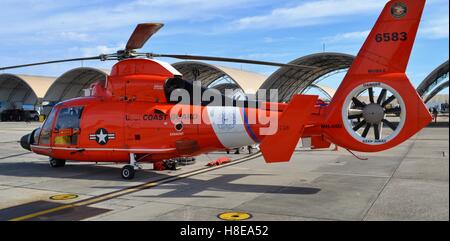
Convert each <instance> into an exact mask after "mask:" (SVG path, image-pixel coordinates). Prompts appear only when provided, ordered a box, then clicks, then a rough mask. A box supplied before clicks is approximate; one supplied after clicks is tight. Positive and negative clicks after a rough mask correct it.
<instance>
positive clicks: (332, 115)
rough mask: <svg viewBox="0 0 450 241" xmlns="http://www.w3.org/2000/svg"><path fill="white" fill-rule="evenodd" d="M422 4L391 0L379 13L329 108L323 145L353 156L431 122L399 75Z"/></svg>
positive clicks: (392, 143)
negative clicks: (328, 126) (330, 144)
mask: <svg viewBox="0 0 450 241" xmlns="http://www.w3.org/2000/svg"><path fill="white" fill-rule="evenodd" d="M424 6H425V0H392V1H389V2H388V3H387V4H386V6H385V7H384V9H383V11H382V13H381V14H380V16H379V18H378V20H377V22H376V24H375V26H374V27H373V29H372V31H371V32H370V34H369V36H368V37H367V39H366V41H365V43H364V45H363V46H362V48H361V50H360V51H359V53H358V55H357V57H356V59H355V60H354V62H353V64H352V66H351V67H350V69H349V71H348V73H347V75H346V76H345V78H344V80H343V81H342V83H341V85H340V86H339V88H338V90H337V91H336V94H335V95H334V97H333V99H332V103H331V104H330V106H329V112H328V116H327V122H329V123H330V124H333V125H334V126H341V128H337V129H331V130H329V129H328V130H324V133H325V135H326V136H327V137H328V139H329V140H331V141H332V142H334V143H335V144H337V145H340V146H343V147H345V148H349V149H352V150H356V151H365V152H373V151H381V150H386V149H388V148H391V147H394V146H396V145H398V144H400V143H402V142H403V141H405V140H406V139H408V138H409V137H411V136H412V135H414V134H415V133H417V132H418V131H419V130H420V129H422V128H423V127H425V126H426V125H427V124H428V123H429V122H430V121H431V115H430V114H429V113H428V110H427V108H426V107H425V105H424V103H423V101H422V99H421V98H420V97H419V95H418V94H417V92H416V90H415V88H414V87H413V85H412V84H411V82H410V81H409V80H408V77H407V76H406V74H405V70H406V67H407V65H408V61H409V57H410V54H411V50H412V47H413V45H414V40H415V38H416V34H417V30H418V27H419V23H420V19H421V17H422V12H423V9H424Z"/></svg>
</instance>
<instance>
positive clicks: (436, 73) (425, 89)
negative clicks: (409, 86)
mask: <svg viewBox="0 0 450 241" xmlns="http://www.w3.org/2000/svg"><path fill="white" fill-rule="evenodd" d="M448 69H449V63H448V60H447V61H445V62H444V63H443V64H441V65H439V66H438V67H437V68H436V69H434V70H433V71H432V72H431V73H430V74H429V75H428V76H427V77H426V78H425V79H424V80H423V81H422V83H420V85H419V87H417V93H419V95H420V96H421V97H424V96H425V95H427V94H428V93H429V92H430V91H431V90H432V89H433V88H434V87H435V86H437V85H438V84H439V83H441V82H442V81H444V80H445V79H446V78H447V77H448Z"/></svg>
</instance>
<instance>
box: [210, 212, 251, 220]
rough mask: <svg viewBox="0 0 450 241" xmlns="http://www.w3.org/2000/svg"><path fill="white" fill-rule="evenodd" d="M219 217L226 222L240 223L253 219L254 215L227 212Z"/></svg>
mask: <svg viewBox="0 0 450 241" xmlns="http://www.w3.org/2000/svg"><path fill="white" fill-rule="evenodd" d="M217 217H218V218H220V219H222V220H226V221H239V220H246V219H250V218H252V215H251V214H250V213H244V212H225V213H221V214H219V215H218V216H217Z"/></svg>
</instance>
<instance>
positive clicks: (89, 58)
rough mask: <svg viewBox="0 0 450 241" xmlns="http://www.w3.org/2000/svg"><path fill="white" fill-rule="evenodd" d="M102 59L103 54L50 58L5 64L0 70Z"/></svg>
mask: <svg viewBox="0 0 450 241" xmlns="http://www.w3.org/2000/svg"><path fill="white" fill-rule="evenodd" d="M97 59H99V60H102V59H104V57H103V55H99V56H94V57H83V58H74V59H60V60H52V61H45V62H38V63H31V64H21V65H13V66H7V67H0V70H5V69H16V68H23V67H29V66H35V65H44V64H55V63H64V62H74V61H82V60H97Z"/></svg>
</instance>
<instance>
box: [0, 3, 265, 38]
mask: <svg viewBox="0 0 450 241" xmlns="http://www.w3.org/2000/svg"><path fill="white" fill-rule="evenodd" d="M7 1H11V0H7ZM45 1H46V2H48V1H50V0H45ZM14 2H15V1H11V4H10V5H9V6H6V7H5V8H4V9H2V10H3V11H2V12H6V16H4V18H5V19H8V21H2V22H0V34H14V33H28V34H29V33H30V32H33V31H46V32H58V33H60V32H64V31H69V32H83V33H89V32H95V31H98V32H106V31H108V30H112V29H118V28H121V27H129V26H133V25H134V24H136V23H139V22H149V21H162V22H168V21H186V22H196V21H206V20H208V19H211V18H214V17H220V14H224V12H226V11H229V10H233V9H239V8H248V7H251V4H252V3H257V0H234V1H221V0H172V1H163V0H134V1H129V2H125V1H119V2H118V3H112V4H111V3H108V4H105V2H102V1H93V3H85V2H83V3H79V4H80V6H77V7H71V6H72V5H73V3H71V2H70V1H69V3H68V4H67V5H68V7H67V8H64V7H63V6H59V5H60V4H61V3H55V5H57V6H58V7H56V6H53V5H52V4H50V3H48V9H46V8H45V7H43V5H40V4H31V3H32V2H36V1H31V0H27V2H30V3H29V4H30V8H28V9H27V8H26V7H25V6H24V4H22V3H14ZM37 2H38V1H37ZM56 2H59V1H56ZM61 2H66V1H61ZM77 2H78V1H77ZM11 12H13V13H11ZM18 13H19V14H18Z"/></svg>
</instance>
